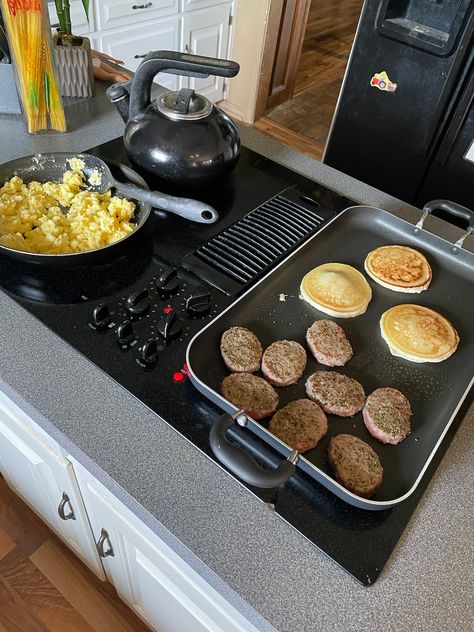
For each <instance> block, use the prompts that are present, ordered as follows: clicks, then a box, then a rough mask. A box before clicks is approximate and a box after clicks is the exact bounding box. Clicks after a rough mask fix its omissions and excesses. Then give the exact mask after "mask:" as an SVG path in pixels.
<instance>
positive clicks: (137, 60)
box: [99, 17, 179, 90]
mask: <svg viewBox="0 0 474 632" xmlns="http://www.w3.org/2000/svg"><path fill="white" fill-rule="evenodd" d="M178 36H179V32H178V18H177V17H173V18H168V19H165V20H159V21H157V22H154V23H153V24H148V25H147V26H146V27H142V26H140V27H135V28H133V29H119V30H116V31H111V32H107V33H104V35H102V36H101V37H100V46H99V48H100V50H101V51H102V52H104V53H107V54H108V55H112V57H115V58H116V59H122V60H123V61H124V63H125V68H128V69H130V70H132V71H135V70H136V69H137V68H138V66H139V65H140V64H141V62H142V59H143V57H144V56H145V55H146V54H147V53H149V52H150V51H153V50H178V46H179V39H178ZM155 81H156V82H157V83H160V84H161V85H163V86H165V87H166V88H169V89H170V90H176V89H177V85H178V78H177V77H176V75H166V74H164V73H162V74H160V75H158V77H157V78H156V79H155Z"/></svg>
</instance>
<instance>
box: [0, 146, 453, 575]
mask: <svg viewBox="0 0 474 632" xmlns="http://www.w3.org/2000/svg"><path fill="white" fill-rule="evenodd" d="M91 153H94V154H96V155H98V156H100V157H102V158H104V159H106V160H107V159H108V160H113V161H117V162H122V163H127V159H126V157H125V155H124V152H123V146H122V142H121V139H117V140H115V141H112V142H110V143H107V144H105V145H102V146H100V147H97V148H94V149H93V150H91ZM148 183H149V185H150V187H152V188H156V189H158V188H159V186H160V185H159V183H158V182H153V181H151V180H150V179H149V178H148ZM289 188H291V189H292V190H293V191H294V192H296V194H297V195H298V196H300V197H301V199H305V200H309V201H310V203H311V204H313V205H314V206H315V207H318V209H319V210H318V213H319V214H320V215H321V217H322V218H323V219H327V218H330V217H332V216H334V215H335V214H336V213H338V212H340V211H341V210H343V209H344V208H346V207H347V206H350V205H352V202H351V201H350V200H347V199H344V198H342V197H340V196H339V195H337V194H335V193H334V192H332V191H330V190H328V189H326V188H325V187H323V186H320V185H318V184H317V183H315V182H312V181H310V180H308V179H306V178H304V177H302V176H300V175H298V174H296V173H294V172H292V171H290V170H288V169H286V168H284V167H282V166H280V165H277V164H276V163H274V162H272V161H271V160H268V159H266V158H264V157H262V156H260V155H258V154H256V153H254V152H252V151H250V150H249V149H246V148H243V149H242V154H241V157H240V160H239V163H238V166H237V168H236V170H235V172H234V174H233V175H232V176H231V178H230V180H229V181H227V182H226V183H225V184H223V185H220V184H216V186H215V187H214V188H211V189H206V190H204V191H201V192H199V194H198V195H199V197H200V198H201V199H203V200H204V201H206V202H207V203H209V204H212V205H213V206H214V207H215V208H216V209H217V210H218V212H219V214H220V221H219V222H218V224H215V225H211V226H208V225H202V224H192V223H190V222H187V221H185V220H182V219H180V218H178V217H175V216H173V215H169V214H167V213H165V212H161V211H155V212H154V213H153V214H152V216H151V217H150V219H149V220H148V223H147V226H146V230H143V231H140V232H142V233H143V235H140V236H138V235H137V238H136V239H134V240H133V242H132V243H131V244H130V247H127V248H126V249H125V250H124V251H123V252H121V253H120V254H119V255H118V256H115V257H114V258H111V259H106V260H104V261H102V262H100V263H97V265H88V266H87V267H75V268H67V269H63V270H62V271H61V274H58V270H57V268H52V269H48V268H47V267H44V266H42V265H37V264H29V263H24V262H21V261H16V260H13V259H10V258H9V257H7V256H5V255H1V256H0V286H1V287H2V288H3V289H4V290H5V291H6V292H8V293H9V294H10V295H11V296H12V297H13V298H14V299H15V300H16V301H17V302H18V303H20V305H22V306H23V307H24V308H25V309H27V310H28V311H29V312H31V313H32V314H33V315H34V316H36V317H37V318H38V319H39V320H41V321H42V322H43V323H45V324H46V325H47V326H48V327H49V328H50V329H52V330H53V331H54V332H56V333H57V334H58V335H59V336H61V337H62V338H63V339H64V340H66V341H67V342H68V343H70V344H71V345H72V346H73V347H75V348H76V349H78V350H79V351H80V352H81V353H83V354H84V355H85V356H87V357H88V358H89V359H90V360H91V361H92V362H94V363H95V364H96V365H97V366H98V367H100V368H101V369H102V370H103V371H105V372H106V373H108V374H109V375H110V376H111V377H112V378H113V379H115V380H116V381H117V382H118V383H120V384H121V385H122V386H123V387H124V388H126V389H127V390H128V391H130V392H131V393H132V394H133V395H135V396H136V397H138V398H139V399H140V400H142V401H143V402H144V403H145V404H146V405H147V406H149V407H150V408H151V409H152V410H154V411H155V412H156V413H158V414H159V415H160V416H161V417H163V419H165V420H166V421H167V422H168V423H169V424H170V425H171V426H173V427H174V428H175V429H176V430H177V431H178V432H179V433H181V434H182V435H184V436H185V437H186V438H187V439H188V440H189V441H191V442H192V443H193V444H195V445H196V446H197V447H198V448H199V449H200V450H202V451H203V452H204V453H205V454H207V455H208V456H209V457H210V458H212V459H214V457H213V454H212V453H211V451H210V447H209V430H210V427H211V424H212V423H213V421H214V420H215V419H216V418H217V417H218V415H220V412H221V411H220V410H218V409H217V408H216V406H214V405H213V404H212V403H211V402H209V401H208V400H207V399H206V398H205V397H204V396H202V395H201V394H200V393H198V391H197V390H196V389H195V388H194V387H193V385H192V384H191V382H190V380H189V378H188V374H187V367H186V364H185V352H186V347H187V344H188V342H189V340H190V339H191V338H192V336H193V335H194V334H195V333H196V332H197V331H199V329H200V328H202V326H203V325H204V323H207V322H208V321H209V319H211V318H213V317H214V316H215V315H216V314H218V313H219V312H220V311H221V310H222V309H224V308H225V307H227V306H228V305H229V304H230V303H231V302H232V301H233V300H234V299H233V298H231V297H229V296H227V295H226V294H224V293H223V292H221V291H219V290H218V289H216V288H215V287H213V286H212V285H210V284H209V283H207V282H205V281H202V280H201V279H199V278H198V277H197V276H195V275H194V274H193V273H192V272H189V271H187V270H185V269H184V268H183V267H182V266H181V264H180V262H181V260H182V258H183V257H185V256H186V255H189V253H191V252H193V251H194V250H196V248H199V247H200V246H202V245H203V244H205V243H206V242H207V241H208V240H209V239H211V238H212V237H214V235H215V234H216V233H218V232H220V231H221V230H223V229H224V228H226V227H228V226H229V225H231V224H233V223H234V222H236V221H238V220H239V219H240V218H241V217H242V216H243V215H245V214H246V213H248V212H250V211H252V210H253V209H254V208H256V207H257V206H259V205H261V204H263V203H264V202H266V201H267V200H269V199H270V198H272V197H274V196H276V195H278V194H279V193H280V192H282V191H284V190H288V189H289ZM161 190H163V186H161ZM168 192H170V193H174V194H176V193H177V192H176V191H172V190H171V191H168ZM179 193H180V194H182V191H180V192H179ZM189 193H192V192H189ZM311 201H312V202H311ZM144 290H146V292H144ZM144 297H145V299H146V300H145V304H143V298H144ZM196 297H197V298H196ZM190 299H191V300H190ZM196 306H197V307H196ZM133 310H135V313H132V312H133ZM126 321H128V324H124V323H126ZM164 336H165V337H164ZM119 338H120V339H119ZM150 340H155V341H156V346H155V344H154V343H153V344H152V345H147V343H148V342H149V341H150ZM212 352H213V353H214V352H215V351H214V350H213V351H212ZM456 427H457V424H456V423H455V424H453V425H452V426H451V431H450V432H451V436H452V434H454V432H455V429H456ZM230 432H231V433H232V436H233V437H234V438H235V439H236V440H238V441H239V442H241V443H242V444H245V445H246V446H247V448H248V449H249V451H251V452H252V454H253V455H254V456H255V457H256V458H257V460H259V461H260V463H262V464H264V465H268V466H270V467H274V466H276V465H277V464H278V463H279V462H280V460H281V456H279V455H277V454H276V453H274V452H272V450H271V449H270V448H269V447H267V446H264V445H263V444H261V443H260V441H259V440H258V438H256V437H255V436H251V435H249V433H248V432H247V431H246V430H245V429H242V428H240V427H238V426H235V428H233V429H232V430H231V431H230ZM448 443H449V438H447V440H445V441H444V446H443V448H442V449H441V450H438V456H437V457H436V458H435V459H434V461H433V463H432V464H431V466H430V469H429V471H428V472H427V473H426V474H425V476H424V479H423V481H422V482H421V484H420V485H419V486H418V488H417V490H416V491H415V493H414V494H412V495H411V496H410V497H409V498H408V500H406V501H405V502H404V503H402V504H400V505H398V506H397V507H395V508H393V509H390V510H386V511H380V512H370V511H365V510H361V509H356V508H354V507H352V506H350V505H348V504H346V503H345V502H343V501H342V500H339V499H338V498H337V497H336V496H334V495H333V494H331V493H330V492H329V491H328V490H326V489H325V488H324V487H322V486H320V485H319V484H318V483H316V482H315V481H314V480H311V479H309V478H307V477H306V476H305V475H304V474H303V473H302V472H301V471H298V472H297V474H295V475H294V476H293V477H292V478H291V479H290V481H289V482H288V483H287V484H285V485H284V486H282V487H281V488H279V489H276V490H260V489H255V488H250V489H251V491H252V492H253V493H254V494H256V495H257V496H258V497H259V498H260V499H261V500H262V501H263V502H265V503H269V504H270V507H271V508H272V509H273V508H274V510H275V511H276V512H277V513H278V514H279V515H280V516H281V517H282V518H283V519H285V520H286V521H287V522H288V523H290V524H291V525H292V526H293V527H294V528H295V529H297V530H298V531H300V532H301V533H302V534H303V535H304V536H305V537H306V538H308V539H309V540H310V541H311V542H313V543H314V544H315V545H316V546H317V547H319V548H320V549H321V550H322V551H323V552H324V553H326V554H327V555H328V556H330V557H331V558H332V559H333V560H334V561H335V562H336V563H338V564H339V565H340V566H341V567H343V568H344V569H345V570H347V571H348V572H349V573H351V574H352V575H353V576H354V577H355V578H356V579H358V580H359V581H360V582H362V583H363V584H366V585H369V584H372V583H373V582H374V581H375V580H376V579H377V577H378V575H379V573H380V571H381V569H382V567H383V566H384V564H385V562H386V561H387V559H388V557H389V556H390V554H391V552H392V550H393V548H394V547H395V544H396V543H397V541H398V539H399V537H400V535H401V533H402V531H403V529H404V528H405V526H406V524H407V522H408V520H409V519H410V516H411V514H412V513H413V510H414V508H415V507H416V505H417V503H418V501H419V499H420V497H421V495H422V494H423V491H424V489H425V487H426V485H427V483H428V481H429V479H430V478H431V475H432V473H433V472H434V470H435V468H436V466H437V464H438V462H439V459H440V458H441V456H442V454H443V453H444V451H445V449H446V447H447V445H448Z"/></svg>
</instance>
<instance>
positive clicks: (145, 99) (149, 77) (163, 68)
mask: <svg viewBox="0 0 474 632" xmlns="http://www.w3.org/2000/svg"><path fill="white" fill-rule="evenodd" d="M239 70H240V66H239V64H237V63H236V62H235V61H229V60H227V59H214V58H213V57H201V56H199V55H189V54H188V53H177V52H175V51H168V50H158V51H155V52H153V53H149V54H148V55H147V56H146V57H145V59H144V60H143V61H142V63H141V64H140V66H139V67H138V69H137V72H136V73H135V77H134V78H133V82H132V88H131V91H130V115H129V117H130V119H132V118H134V117H135V116H136V115H137V114H139V113H140V112H143V110H145V108H147V107H148V106H149V105H150V97H151V84H152V82H153V79H154V78H155V76H156V75H157V74H158V73H159V72H167V73H169V74H172V75H186V76H190V77H209V75H216V76H218V77H235V75H236V74H237V73H238V72H239Z"/></svg>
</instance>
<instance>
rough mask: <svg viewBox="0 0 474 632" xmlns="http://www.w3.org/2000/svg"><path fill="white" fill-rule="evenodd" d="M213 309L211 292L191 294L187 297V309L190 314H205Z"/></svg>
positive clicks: (196, 315)
mask: <svg viewBox="0 0 474 632" xmlns="http://www.w3.org/2000/svg"><path fill="white" fill-rule="evenodd" d="M210 309H211V295H210V294H209V292H206V293H205V294H191V296H189V297H188V298H187V299H186V311H187V312H188V314H189V315H190V316H194V317H196V318H197V317H199V316H205V315H206V314H207V313H208V312H209V310H210Z"/></svg>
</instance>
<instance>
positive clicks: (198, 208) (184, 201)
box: [116, 182, 219, 224]
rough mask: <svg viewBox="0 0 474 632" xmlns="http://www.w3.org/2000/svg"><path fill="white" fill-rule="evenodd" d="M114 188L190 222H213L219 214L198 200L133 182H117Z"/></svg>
mask: <svg viewBox="0 0 474 632" xmlns="http://www.w3.org/2000/svg"><path fill="white" fill-rule="evenodd" d="M116 188H117V191H118V192H119V193H123V194H124V195H128V196H129V197H133V198H135V199H136V200H140V202H144V203H145V204H150V205H151V206H154V207H155V208H159V209H162V210H163V211H168V212H170V213H174V214H175V215H179V216H180V217H184V218H185V219H189V220H191V221H192V222H198V223H199V224H214V223H215V222H217V220H218V219H219V214H218V212H217V211H216V209H214V208H212V206H210V205H209V204H205V203H204V202H200V201H199V200H193V199H191V198H183V197H175V196H173V195H167V194H166V193H160V192H158V191H146V190H145V189H141V188H139V187H137V186H135V185H134V184H127V183H125V182H117V186H116Z"/></svg>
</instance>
